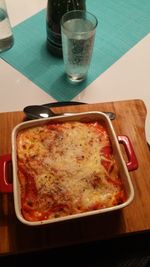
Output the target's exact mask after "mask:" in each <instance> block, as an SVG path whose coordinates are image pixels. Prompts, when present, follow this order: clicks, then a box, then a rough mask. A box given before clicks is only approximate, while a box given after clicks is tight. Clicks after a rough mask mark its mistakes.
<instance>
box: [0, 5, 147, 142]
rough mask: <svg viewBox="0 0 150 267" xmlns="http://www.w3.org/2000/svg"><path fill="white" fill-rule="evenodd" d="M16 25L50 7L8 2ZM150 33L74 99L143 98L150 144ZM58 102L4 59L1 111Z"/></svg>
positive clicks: (0, 75) (1, 63) (0, 76)
mask: <svg viewBox="0 0 150 267" xmlns="http://www.w3.org/2000/svg"><path fill="white" fill-rule="evenodd" d="M6 4H7V9H8V13H9V17H10V22H11V25H12V26H15V25H17V24H18V23H20V22H21V21H23V20H25V19H26V18H28V17H30V16H32V15H33V14H35V13H37V12H38V11H40V10H41V9H43V8H45V7H46V4H47V1H46V0H34V1H27V0H21V1H20V0H14V1H12V0H6ZM149 50H150V34H148V35H147V36H145V38H143V39H142V40H141V41H140V42H139V43H137V44H136V45H135V46H134V47H133V48H131V49H130V50H129V51H128V52H127V53H126V54H125V55H123V56H122V57H121V58H120V59H119V60H118V61H117V62H115V63H114V64H113V65H112V66H111V67H110V68H109V69H108V70H107V71H105V72H104V73H103V74H101V75H100V76H99V77H98V78H97V79H96V80H95V81H94V82H92V83H91V84H90V85H89V86H88V87H87V88H86V89H85V90H83V91H82V92H81V93H80V94H79V95H78V96H76V97H75V98H74V99H72V100H76V101H81V102H86V103H99V102H110V101H117V100H129V99H142V100H143V101H144V102H145V105H146V108H147V118H146V137H147V141H148V142H149V143H150V127H149V122H150V103H149V102H150V53H149ZM53 101H55V99H54V98H52V97H51V96H49V95H48V94H47V93H45V92H44V91H43V90H42V89H40V88H39V87H38V86H37V85H35V84H34V83H33V82H31V81H30V80H28V79H27V78H26V77H25V76H24V75H22V74H21V73H20V72H18V71H17V70H16V69H14V68H13V67H11V66H10V65H9V64H8V63H6V62H5V61H3V60H2V59H0V112H7V111H17V110H22V109H23V108H24V107H25V106H26V105H30V104H43V103H48V102H53Z"/></svg>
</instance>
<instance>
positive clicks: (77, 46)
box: [61, 10, 98, 82]
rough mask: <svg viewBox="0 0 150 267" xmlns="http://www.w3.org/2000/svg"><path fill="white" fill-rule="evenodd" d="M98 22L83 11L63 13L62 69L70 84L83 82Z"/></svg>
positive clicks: (93, 16) (91, 15)
mask: <svg viewBox="0 0 150 267" xmlns="http://www.w3.org/2000/svg"><path fill="white" fill-rule="evenodd" d="M97 24H98V21H97V18H96V17H95V15H93V14H91V13H90V12H88V11H85V10H74V11H69V12H67V13H65V14H64V15H63V16H62V19H61V34H62V48H63V60H64V68H65V72H66V74H67V77H68V79H69V80H70V81H71V82H81V81H83V80H84V79H85V78H86V76H87V72H88V70H89V66H90V62H91V58H92V53H93V45H94V39H95V32H96V27H97Z"/></svg>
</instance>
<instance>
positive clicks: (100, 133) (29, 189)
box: [17, 122, 125, 221]
mask: <svg viewBox="0 0 150 267" xmlns="http://www.w3.org/2000/svg"><path fill="white" fill-rule="evenodd" d="M17 154H18V176H19V180H20V183H21V188H22V190H21V197H22V213H23V215H24V217H25V218H26V219H27V220H30V221H37V220H45V219H49V218H54V217H60V216H66V215H69V214H76V213H81V212H84V211H90V210H94V209H100V208H105V207H110V206H114V205H117V204H119V203H122V202H123V201H124V200H125V192H124V189H123V186H122V183H121V180H120V177H119V171H118V167H117V164H116V162H115V159H114V157H113V153H112V148H111V143H110V140H109V137H108V133H107V130H106V127H105V125H104V124H103V123H101V124H100V123H82V122H65V123H60V124H50V123H49V124H46V125H44V126H40V127H32V128H29V129H24V130H22V131H21V132H20V133H19V134H18V136H17Z"/></svg>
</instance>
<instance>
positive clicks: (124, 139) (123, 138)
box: [118, 135, 138, 171]
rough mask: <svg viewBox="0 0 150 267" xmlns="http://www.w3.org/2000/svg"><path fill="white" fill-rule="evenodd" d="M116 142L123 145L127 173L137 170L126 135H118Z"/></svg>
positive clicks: (135, 160)
mask: <svg viewBox="0 0 150 267" xmlns="http://www.w3.org/2000/svg"><path fill="white" fill-rule="evenodd" d="M118 141H119V143H121V144H123V145H124V148H125V151H126V154H127V157H128V162H127V163H126V164H127V168H128V170H129V171H133V170H136V169H137V168H138V161H137V158H136V155H135V152H134V149H133V146H132V144H131V141H130V139H129V137H128V136H126V135H119V136H118Z"/></svg>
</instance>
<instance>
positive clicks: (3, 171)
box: [0, 111, 138, 226]
mask: <svg viewBox="0 0 150 267" xmlns="http://www.w3.org/2000/svg"><path fill="white" fill-rule="evenodd" d="M65 123H68V124H70V125H72V124H73V123H82V124H84V123H85V124H94V123H98V124H100V123H104V125H105V127H106V129H107V133H108V136H109V140H110V143H111V146H112V151H113V156H114V159H115V161H116V163H117V166H118V168H119V174H120V177H121V183H122V185H123V187H124V190H125V194H126V199H125V200H124V201H122V202H121V203H117V204H115V205H113V206H108V207H107V206H106V207H105V206H102V207H99V208H95V207H93V209H91V210H86V211H83V212H76V213H72V214H67V215H64V214H63V213H62V216H58V217H57V216H55V217H52V218H49V217H48V218H44V219H43V218H42V219H39V220H35V221H34V220H31V221H30V220H28V219H27V218H26V217H24V214H23V212H22V199H21V184H20V178H19V174H18V173H19V168H20V167H19V163H18V162H19V161H18V154H17V153H18V152H17V136H18V135H19V134H20V132H21V131H24V130H27V129H33V128H35V129H36V127H44V125H47V124H50V125H53V126H50V127H54V125H59V124H64V125H65ZM71 127H72V126H71ZM73 127H74V126H73ZM39 134H40V133H39ZM59 138H60V136H59ZM87 139H88V137H87ZM44 142H45V141H44ZM72 142H73V141H72ZM119 143H122V144H123V145H124V147H125V151H126V154H127V158H128V162H125V160H124V158H123V155H122V152H121V149H120V144H119ZM38 149H39V147H38ZM67 149H71V147H70V148H69V147H68V148H67ZM92 149H93V146H91V154H92V153H94V152H93V151H92ZM31 151H32V150H31ZM85 153H86V152H85ZM83 158H84V155H83ZM71 159H72V158H71V157H70V162H68V166H70V168H71V166H72V165H73V162H72V161H71ZM11 160H12V167H13V184H9V183H8V177H7V176H8V175H7V163H8V162H10V161H11ZM89 164H90V162H89ZM85 166H86V168H87V166H88V165H85ZM92 166H93V165H92ZM58 167H59V166H58ZM93 168H94V167H93ZM137 168H138V162H137V159H136V155H135V153H134V150H133V147H132V144H131V142H130V140H129V137H127V136H125V135H122V136H116V134H115V131H114V128H113V125H112V123H111V121H110V119H109V118H108V117H107V116H106V115H105V114H104V113H102V112H96V111H92V112H83V113H76V114H72V115H64V116H58V117H51V118H46V119H37V120H32V121H27V122H22V123H20V124H18V125H17V126H16V127H15V128H14V129H13V131H12V154H11V155H3V156H1V157H0V176H1V179H0V191H1V192H12V191H13V195H14V206H15V212H16V216H17V218H18V219H19V220H20V221H21V222H22V223H24V224H27V225H30V226H35V225H43V224H49V223H55V222H59V221H65V220H70V219H75V218H79V217H85V216H92V215H95V214H102V213H103V214H104V213H106V212H113V211H115V210H121V209H123V208H124V207H126V206H128V205H129V204H130V203H131V202H132V200H133V198H134V188H133V185H132V181H131V179H130V175H129V171H133V170H135V169H137ZM81 171H82V167H81ZM83 173H85V170H84V172H83ZM70 179H71V177H70ZM36 186H37V184H36ZM57 186H60V185H59V184H58V185H57ZM75 186H76V187H77V185H76V184H75ZM94 186H95V185H94ZM71 190H72V189H71ZM50 191H52V188H51V189H50ZM91 196H92V198H93V195H91ZM87 197H89V196H87ZM89 199H90V198H89ZM41 201H42V199H41ZM31 209H32V207H31ZM39 218H40V217H39Z"/></svg>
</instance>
